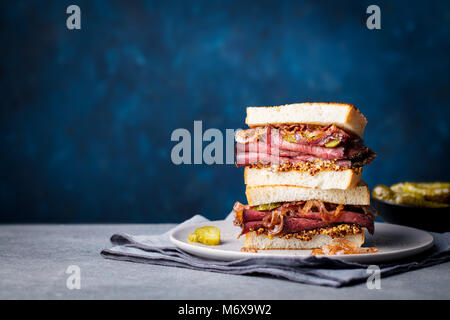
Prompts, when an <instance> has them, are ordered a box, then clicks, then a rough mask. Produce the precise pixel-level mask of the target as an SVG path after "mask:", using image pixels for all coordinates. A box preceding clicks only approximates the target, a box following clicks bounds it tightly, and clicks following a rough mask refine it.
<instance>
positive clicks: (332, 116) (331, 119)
mask: <svg viewBox="0 0 450 320" xmlns="http://www.w3.org/2000/svg"><path fill="white" fill-rule="evenodd" d="M245 123H246V124H247V125H248V126H249V127H252V128H253V127H258V126H263V125H266V124H297V123H309V124H317V125H328V124H330V123H334V124H336V125H337V126H338V127H341V128H342V129H344V130H346V131H349V132H351V133H354V134H356V135H358V136H359V137H362V135H363V133H364V129H365V126H366V124H367V119H366V118H365V117H364V115H363V114H362V113H361V112H360V111H359V110H358V108H357V107H355V106H354V105H352V104H347V103H328V102H323V103H318V102H314V103H295V104H286V105H282V106H275V107H247V117H246V119H245Z"/></svg>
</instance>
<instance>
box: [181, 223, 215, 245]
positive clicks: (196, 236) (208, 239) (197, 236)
mask: <svg viewBox="0 0 450 320" xmlns="http://www.w3.org/2000/svg"><path fill="white" fill-rule="evenodd" d="M188 241H189V242H200V243H203V244H206V245H209V246H216V245H218V244H219V243H220V229H219V228H217V227H211V226H205V227H201V228H197V229H195V232H193V233H191V234H190V235H189V237H188Z"/></svg>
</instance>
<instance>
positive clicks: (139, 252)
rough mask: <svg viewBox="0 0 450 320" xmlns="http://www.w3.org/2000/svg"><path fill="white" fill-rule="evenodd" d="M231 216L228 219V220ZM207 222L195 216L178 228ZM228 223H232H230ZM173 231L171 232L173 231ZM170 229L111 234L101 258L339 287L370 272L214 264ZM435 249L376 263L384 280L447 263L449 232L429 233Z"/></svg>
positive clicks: (330, 265) (342, 265)
mask: <svg viewBox="0 0 450 320" xmlns="http://www.w3.org/2000/svg"><path fill="white" fill-rule="evenodd" d="M231 219H232V217H231V215H230V216H228V217H227V220H231ZM205 221H209V220H208V219H206V218H204V217H203V216H200V215H196V216H194V217H192V218H191V219H189V220H187V221H185V222H183V223H182V224H180V225H178V226H177V227H175V228H174V229H176V228H180V227H182V226H185V225H187V224H192V223H199V222H205ZM230 223H231V222H230ZM174 229H172V230H174ZM172 230H169V231H168V232H166V233H164V234H161V235H141V236H133V235H128V234H114V235H113V236H112V237H111V242H112V244H113V245H114V246H113V247H112V248H110V249H104V250H102V252H101V255H102V256H103V257H104V258H107V259H114V260H121V261H131V262H138V263H148V264H156V265H163V266H170V267H181V268H189V269H195V270H203V271H211V272H222V273H228V274H240V275H244V274H259V275H269V276H274V277H278V278H283V279H287V280H291V281H295V282H300V283H307V284H314V285H321V286H331V287H342V286H347V285H351V284H355V283H360V282H365V281H366V280H367V279H368V277H369V276H370V275H371V274H372V273H368V272H367V267H368V266H369V265H366V264H360V263H355V262H344V261H341V260H336V259H329V258H327V257H320V258H318V257H315V256H310V257H307V258H301V259H295V258H280V257H258V256H256V257H251V258H245V259H240V260H236V261H232V262H223V261H213V260H207V259H202V258H199V257H196V256H193V255H191V254H189V253H186V252H184V251H182V250H180V249H178V248H177V247H176V246H175V245H173V244H172V243H171V242H170V240H169V235H170V233H171V231H172ZM432 235H433V237H434V241H435V243H434V246H433V247H432V248H431V249H429V250H427V251H426V252H424V253H422V254H420V255H416V256H414V257H412V258H409V259H407V260H401V261H396V262H395V263H390V264H379V265H378V266H379V267H380V271H381V276H382V277H386V276H389V275H393V274H398V273H402V272H406V271H410V270H414V269H419V268H424V267H428V266H432V265H436V264H439V263H443V262H446V261H450V248H449V244H450V232H447V233H443V234H439V233H432Z"/></svg>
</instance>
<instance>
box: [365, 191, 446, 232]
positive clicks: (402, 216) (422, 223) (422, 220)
mask: <svg viewBox="0 0 450 320" xmlns="http://www.w3.org/2000/svg"><path fill="white" fill-rule="evenodd" d="M371 204H372V206H373V207H374V208H375V209H376V210H377V211H378V215H379V216H380V217H381V218H383V220H384V221H386V222H389V223H394V224H401V225H404V226H409V227H414V228H417V229H422V230H427V231H433V232H447V231H450V208H420V207H414V206H408V205H404V204H395V203H392V202H387V201H383V200H378V199H374V198H372V199H371Z"/></svg>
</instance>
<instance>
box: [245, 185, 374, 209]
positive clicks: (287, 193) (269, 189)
mask: <svg viewBox="0 0 450 320" xmlns="http://www.w3.org/2000/svg"><path fill="white" fill-rule="evenodd" d="M245 195H246V196H247V201H248V204H249V205H250V206H257V205H260V204H265V203H273V202H289V201H305V200H322V201H324V202H330V203H336V204H343V205H361V206H366V205H370V191H369V187H368V186H367V184H365V183H364V182H363V181H361V182H360V184H359V185H358V186H356V187H355V188H352V189H346V190H342V189H328V190H323V189H316V188H306V187H300V186H288V185H273V186H256V187H249V186H247V188H246V190H245Z"/></svg>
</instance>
